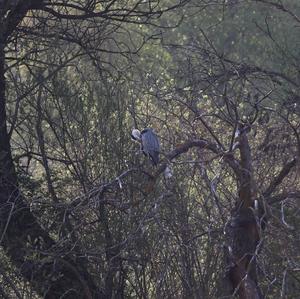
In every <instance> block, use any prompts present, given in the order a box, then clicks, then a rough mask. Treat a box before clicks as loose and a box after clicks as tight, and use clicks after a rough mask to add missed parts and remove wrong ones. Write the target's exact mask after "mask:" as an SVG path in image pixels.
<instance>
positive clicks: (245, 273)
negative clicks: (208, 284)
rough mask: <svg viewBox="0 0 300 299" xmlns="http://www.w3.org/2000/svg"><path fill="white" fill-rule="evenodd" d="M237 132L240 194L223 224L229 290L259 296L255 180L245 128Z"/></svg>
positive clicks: (246, 296)
mask: <svg viewBox="0 0 300 299" xmlns="http://www.w3.org/2000/svg"><path fill="white" fill-rule="evenodd" d="M239 132H240V135H239V137H238V142H239V150H240V157H241V158H240V159H241V161H240V164H241V170H242V171H241V172H240V175H239V176H238V177H237V179H238V185H239V186H238V187H239V194H238V200H237V203H236V208H235V210H234V211H233V213H232V218H231V220H230V222H229V223H228V225H227V227H226V233H227V240H228V241H227V242H228V244H227V248H226V257H227V275H228V279H229V281H230V283H231V286H232V293H234V294H238V296H239V298H241V299H259V298H262V295H261V291H260V289H259V286H258V282H257V273H256V253H257V249H258V245H259V240H260V236H259V230H260V228H259V226H258V223H259V221H257V218H256V217H257V215H256V213H255V209H254V200H255V199H256V191H255V182H254V178H253V170H252V160H251V149H250V146H249V142H248V138H247V130H246V129H245V128H244V127H242V126H241V127H240V128H239Z"/></svg>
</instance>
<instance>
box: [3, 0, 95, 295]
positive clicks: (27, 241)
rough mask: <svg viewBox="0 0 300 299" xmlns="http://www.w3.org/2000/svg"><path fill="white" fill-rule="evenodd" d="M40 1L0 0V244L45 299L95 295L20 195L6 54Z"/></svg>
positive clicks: (82, 273) (81, 268) (78, 265)
mask: <svg viewBox="0 0 300 299" xmlns="http://www.w3.org/2000/svg"><path fill="white" fill-rule="evenodd" d="M41 3H42V1H15V6H13V7H9V6H8V5H7V2H4V3H3V2H1V3H0V244H1V246H2V247H3V248H4V250H5V252H6V253H7V255H8V256H9V257H10V259H11V261H12V263H13V264H14V265H15V266H16V267H17V268H18V269H19V271H20V273H21V274H22V275H23V277H24V278H25V279H27V280H28V281H30V282H31V283H32V285H33V287H34V288H35V289H36V291H37V292H38V293H39V294H41V295H42V296H43V297H44V298H60V297H61V296H63V297H64V298H75V297H76V298H93V297H94V298H99V297H101V294H99V293H98V294H97V288H96V286H95V284H94V283H93V281H92V279H91V277H90V276H89V274H88V272H87V270H86V268H85V267H84V266H82V265H83V264H82V263H81V261H76V258H75V257H72V256H63V257H61V256H59V255H58V254H55V250H54V249H53V248H54V247H55V246H56V245H57V244H56V243H55V242H54V240H53V239H51V238H50V237H49V235H48V232H47V231H45V230H44V229H43V228H42V227H41V226H40V224H39V223H38V222H37V220H36V219H35V217H34V215H33V214H32V212H31V211H30V208H29V206H28V204H27V202H26V200H25V198H24V197H23V196H22V194H21V192H20V190H19V186H18V179H17V174H16V171H15V167H14V164H13V159H12V153H11V147H10V138H9V134H8V128H7V116H6V94H5V53H4V49H5V46H6V43H7V41H8V38H9V36H10V34H11V33H12V32H13V31H14V29H15V28H16V26H17V25H18V24H19V23H20V21H21V20H22V18H23V17H24V16H25V15H26V13H27V11H28V9H30V8H32V7H34V6H37V5H40V4H41Z"/></svg>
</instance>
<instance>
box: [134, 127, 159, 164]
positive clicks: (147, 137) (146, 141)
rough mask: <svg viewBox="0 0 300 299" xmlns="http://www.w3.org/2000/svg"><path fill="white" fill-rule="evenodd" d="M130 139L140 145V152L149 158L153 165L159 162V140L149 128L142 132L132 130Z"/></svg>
mask: <svg viewBox="0 0 300 299" xmlns="http://www.w3.org/2000/svg"><path fill="white" fill-rule="evenodd" d="M131 137H132V139H134V140H137V141H139V142H140V143H141V147H142V151H143V153H144V154H145V155H146V156H147V157H150V159H151V161H152V162H153V164H154V165H157V164H158V162H159V148H160V146H159V140H158V137H157V135H156V134H155V133H154V131H153V130H152V129H151V128H146V129H144V130H143V131H142V132H140V131H139V130H137V129H133V130H132V133H131Z"/></svg>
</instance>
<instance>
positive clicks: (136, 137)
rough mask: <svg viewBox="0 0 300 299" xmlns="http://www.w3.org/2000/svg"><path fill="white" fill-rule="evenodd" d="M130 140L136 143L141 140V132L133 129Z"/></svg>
mask: <svg viewBox="0 0 300 299" xmlns="http://www.w3.org/2000/svg"><path fill="white" fill-rule="evenodd" d="M131 138H132V139H134V140H137V141H140V140H141V132H140V131H139V130H138V129H133V130H132V132H131Z"/></svg>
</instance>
